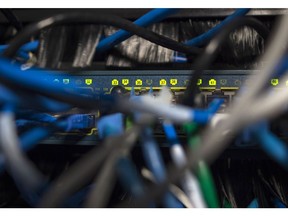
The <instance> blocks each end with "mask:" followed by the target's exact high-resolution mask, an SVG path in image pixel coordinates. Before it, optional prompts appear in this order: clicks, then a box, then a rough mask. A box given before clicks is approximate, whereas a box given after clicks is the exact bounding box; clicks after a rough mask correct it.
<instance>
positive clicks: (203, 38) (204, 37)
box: [173, 8, 250, 63]
mask: <svg viewBox="0 0 288 216" xmlns="http://www.w3.org/2000/svg"><path fill="white" fill-rule="evenodd" d="M249 11H250V9H247V8H241V9H237V10H235V12H234V13H233V14H231V15H229V16H228V17H226V18H225V19H224V20H223V21H222V22H221V23H219V24H218V25H216V26H215V27H213V28H211V29H210V30H208V31H207V32H205V33H203V34H201V35H199V36H197V37H195V38H192V39H190V40H188V41H186V42H185V44H186V45H189V46H203V45H205V44H206V43H208V42H209V41H210V40H211V39H212V38H213V37H215V36H216V35H217V33H218V32H219V31H221V30H223V29H225V25H226V24H228V23H229V22H231V21H233V20H235V19H237V18H239V17H242V16H244V15H245V14H247V13H248V12H249ZM173 61H174V62H178V63H183V62H187V58H186V57H184V56H181V54H180V55H179V54H178V53H177V52H174V54H173Z"/></svg>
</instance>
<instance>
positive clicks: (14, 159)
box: [0, 112, 45, 192]
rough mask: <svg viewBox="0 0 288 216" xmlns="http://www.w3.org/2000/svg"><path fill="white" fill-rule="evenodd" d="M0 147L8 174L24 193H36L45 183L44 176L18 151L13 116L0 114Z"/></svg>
mask: <svg viewBox="0 0 288 216" xmlns="http://www.w3.org/2000/svg"><path fill="white" fill-rule="evenodd" d="M0 147H1V150H2V153H3V155H4V157H5V159H6V160H5V163H6V165H7V167H8V171H9V173H10V174H11V175H12V176H13V177H14V178H16V181H17V182H18V183H20V184H21V185H20V186H23V187H25V190H26V191H31V192H32V191H37V190H38V189H40V188H41V186H43V184H44V183H45V180H44V179H45V178H44V176H43V175H42V174H41V173H40V172H38V170H37V168H36V167H35V166H34V164H33V163H32V162H30V161H29V159H28V158H27V157H26V156H25V154H23V152H22V151H21V149H20V143H19V140H18V135H17V130H16V126H15V120H14V114H13V113H12V112H1V113H0Z"/></svg>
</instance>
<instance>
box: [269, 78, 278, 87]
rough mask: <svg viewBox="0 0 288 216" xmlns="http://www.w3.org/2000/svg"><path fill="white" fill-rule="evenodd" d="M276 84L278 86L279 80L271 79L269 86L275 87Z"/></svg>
mask: <svg viewBox="0 0 288 216" xmlns="http://www.w3.org/2000/svg"><path fill="white" fill-rule="evenodd" d="M278 84H279V80H278V79H271V85H273V86H277V85H278Z"/></svg>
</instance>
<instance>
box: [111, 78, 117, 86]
mask: <svg viewBox="0 0 288 216" xmlns="http://www.w3.org/2000/svg"><path fill="white" fill-rule="evenodd" d="M111 84H112V85H113V86H115V85H119V81H118V80H117V79H113V80H112V82H111Z"/></svg>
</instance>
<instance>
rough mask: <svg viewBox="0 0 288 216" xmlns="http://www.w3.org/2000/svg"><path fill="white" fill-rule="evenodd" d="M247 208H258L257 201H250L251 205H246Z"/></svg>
mask: <svg viewBox="0 0 288 216" xmlns="http://www.w3.org/2000/svg"><path fill="white" fill-rule="evenodd" d="M248 208H259V203H258V200H257V199H256V198H255V199H253V200H252V201H251V203H250V204H249V205H248Z"/></svg>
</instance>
